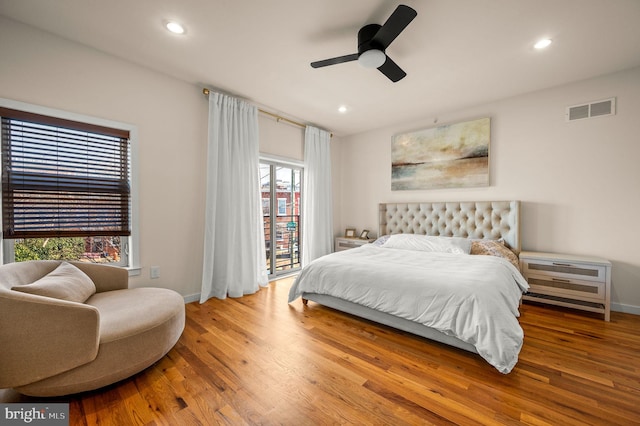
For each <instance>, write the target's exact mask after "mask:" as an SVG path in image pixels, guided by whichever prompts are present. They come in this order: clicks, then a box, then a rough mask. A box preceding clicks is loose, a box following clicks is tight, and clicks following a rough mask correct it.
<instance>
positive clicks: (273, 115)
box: [202, 87, 333, 137]
mask: <svg viewBox="0 0 640 426" xmlns="http://www.w3.org/2000/svg"><path fill="white" fill-rule="evenodd" d="M202 93H203V94H204V95H205V96H209V93H211V91H210V90H209V89H207V88H206V87H205V88H204V89H202ZM258 112H261V113H262V114H265V115H268V116H271V117H273V118H275V119H276V121H277V122H278V123H279V122H281V121H285V122H287V123H289V124H293V125H294V126H298V127H302V128H303V129H304V128H306V127H307V125H306V124H302V123H298V122H297V121H293V120H289V119H288V118H286V117H282V116H280V115H278V114H274V113H272V112H269V111H265V110H263V109H260V108H258ZM329 135H330V137H333V133H329Z"/></svg>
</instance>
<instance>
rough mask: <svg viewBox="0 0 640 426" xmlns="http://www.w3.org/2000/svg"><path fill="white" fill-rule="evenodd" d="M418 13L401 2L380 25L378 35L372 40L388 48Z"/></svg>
mask: <svg viewBox="0 0 640 426" xmlns="http://www.w3.org/2000/svg"><path fill="white" fill-rule="evenodd" d="M417 15H418V12H416V11H415V10H413V9H412V8H410V7H409V6H405V5H404V4H401V5H400V6H398V7H397V8H396V10H394V11H393V13H392V14H391V16H389V19H387V22H385V23H384V25H383V26H382V27H380V29H379V30H378V32H377V33H376V35H375V36H373V39H372V41H373V42H375V43H376V44H379V45H381V46H382V48H383V49H386V48H387V47H389V45H390V44H391V42H392V41H393V40H395V39H396V37H398V34H400V33H401V32H402V31H403V30H404V29H405V28H406V27H407V25H409V23H410V22H411V21H413V18H415V17H416V16H417Z"/></svg>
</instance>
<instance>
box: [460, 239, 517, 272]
mask: <svg viewBox="0 0 640 426" xmlns="http://www.w3.org/2000/svg"><path fill="white" fill-rule="evenodd" d="M471 254H480V255H487V256H497V257H502V258H505V259H507V260H508V261H509V262H511V263H512V264H513V266H515V267H516V268H517V269H518V270H520V261H519V260H518V256H516V255H515V254H514V253H513V252H512V251H511V249H510V248H509V247H507V246H506V245H505V244H504V241H503V240H473V241H472V242H471Z"/></svg>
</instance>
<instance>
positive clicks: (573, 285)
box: [520, 251, 611, 321]
mask: <svg viewBox="0 0 640 426" xmlns="http://www.w3.org/2000/svg"><path fill="white" fill-rule="evenodd" d="M520 269H521V270H522V274H523V275H524V277H525V278H526V279H527V281H528V282H529V286H530V287H531V288H530V289H529V293H527V294H525V295H524V296H523V297H522V298H523V299H524V300H531V301H536V302H540V303H548V304H550V305H557V306H564V307H568V308H574V309H580V310H583V311H589V312H597V313H601V314H604V320H605V321H609V319H610V312H611V262H609V261H608V260H606V259H601V258H598V257H590V256H574V255H569V254H558V253H539V252H532V251H523V252H521V253H520Z"/></svg>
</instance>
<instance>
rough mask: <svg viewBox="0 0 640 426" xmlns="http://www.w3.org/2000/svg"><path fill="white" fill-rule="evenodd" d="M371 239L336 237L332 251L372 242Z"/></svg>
mask: <svg viewBox="0 0 640 426" xmlns="http://www.w3.org/2000/svg"><path fill="white" fill-rule="evenodd" d="M373 241H374V240H363V239H360V238H347V237H337V238H336V240H335V243H334V247H333V251H342V250H349V249H352V248H356V247H360V246H363V245H365V244H369V243H372V242H373Z"/></svg>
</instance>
